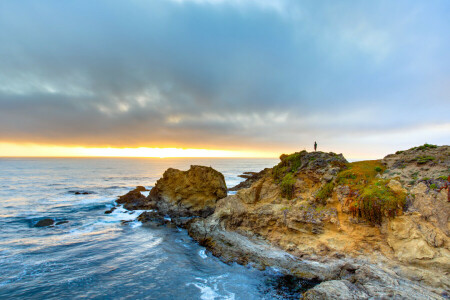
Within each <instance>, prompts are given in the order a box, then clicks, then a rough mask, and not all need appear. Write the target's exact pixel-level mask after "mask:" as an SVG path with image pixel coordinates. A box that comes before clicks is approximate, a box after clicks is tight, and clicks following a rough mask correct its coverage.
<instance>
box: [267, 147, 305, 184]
mask: <svg viewBox="0 0 450 300" xmlns="http://www.w3.org/2000/svg"><path fill="white" fill-rule="evenodd" d="M304 154H306V151H305V150H303V151H302V152H297V153H294V154H291V155H287V154H282V155H281V156H280V160H281V162H280V163H279V164H278V165H276V166H275V167H273V170H272V176H273V178H274V179H275V180H277V181H280V180H281V179H282V178H284V176H285V175H286V174H287V173H295V172H297V170H298V169H299V168H300V166H301V165H302V160H301V157H302V156H303V155H304Z"/></svg>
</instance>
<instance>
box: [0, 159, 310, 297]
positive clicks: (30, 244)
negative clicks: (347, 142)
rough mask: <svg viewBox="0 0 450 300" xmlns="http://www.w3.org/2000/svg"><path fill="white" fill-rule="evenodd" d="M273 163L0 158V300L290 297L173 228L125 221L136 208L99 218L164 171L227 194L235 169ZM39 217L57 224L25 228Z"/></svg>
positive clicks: (290, 289)
mask: <svg viewBox="0 0 450 300" xmlns="http://www.w3.org/2000/svg"><path fill="white" fill-rule="evenodd" d="M276 163H277V160H276V159H217V158H216V159H206V158H202V159H200V158H198V159H150V158H149V159H144V158H0V298H1V299H77V298H85V299H86V298H87V299H298V297H299V296H300V295H301V292H302V291H304V290H305V289H306V288H308V287H309V285H308V283H307V282H304V281H301V280H297V279H295V278H292V277H289V276H282V274H279V273H277V272H276V271H275V270H266V271H259V270H256V269H254V268H251V267H246V266H241V265H238V264H225V263H223V262H221V261H220V259H218V258H216V257H214V256H212V255H211V253H209V252H208V251H207V250H206V249H205V248H203V247H201V246H199V245H198V244H197V243H196V242H195V241H194V240H192V239H191V238H190V237H189V236H188V234H187V232H186V231H185V230H183V229H180V228H170V227H165V226H159V227H158V226H149V225H145V224H144V225H143V224H141V223H140V222H137V221H135V219H136V217H137V216H138V215H139V213H140V212H139V211H136V212H128V211H125V210H123V209H117V210H115V211H114V212H113V213H112V214H109V215H107V214H104V212H105V210H107V209H109V208H111V207H113V206H114V203H115V199H116V198H117V197H118V196H119V195H122V194H124V193H126V192H128V191H129V190H131V189H133V188H134V187H135V186H137V185H143V186H146V187H147V188H149V189H150V188H151V187H152V186H153V185H154V184H155V182H156V180H157V179H158V178H160V177H161V175H162V174H163V172H164V171H165V170H166V169H167V168H169V167H173V168H178V169H182V170H187V169H188V168H189V166H190V165H193V164H198V165H205V166H211V167H213V168H215V169H216V170H218V171H220V172H222V173H223V174H224V176H225V179H226V183H227V185H228V187H232V186H234V185H236V184H237V183H239V182H240V181H242V179H241V178H239V177H238V176H237V175H239V174H241V173H242V172H244V171H260V170H262V169H263V168H265V167H271V166H273V165H274V164H276ZM77 192H78V193H79V194H78V193H77ZM83 193H87V194H83ZM44 218H52V219H54V220H55V222H62V224H60V225H55V226H51V227H41V228H37V227H34V225H35V224H36V223H37V222H38V221H39V220H42V219H44ZM122 221H131V222H128V223H123V222H122Z"/></svg>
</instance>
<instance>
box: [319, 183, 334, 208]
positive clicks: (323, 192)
mask: <svg viewBox="0 0 450 300" xmlns="http://www.w3.org/2000/svg"><path fill="white" fill-rule="evenodd" d="M333 189H334V183H333V182H329V183H327V184H325V185H324V186H323V187H322V188H321V189H320V190H319V191H318V192H317V194H316V199H317V200H320V202H321V203H324V204H325V203H326V200H327V199H328V198H329V197H331V194H332V193H333Z"/></svg>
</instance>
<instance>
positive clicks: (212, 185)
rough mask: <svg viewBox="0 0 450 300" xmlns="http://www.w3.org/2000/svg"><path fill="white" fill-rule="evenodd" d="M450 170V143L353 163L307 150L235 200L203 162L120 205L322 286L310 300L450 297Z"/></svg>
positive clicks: (231, 255) (236, 257) (227, 253)
mask: <svg viewBox="0 0 450 300" xmlns="http://www.w3.org/2000/svg"><path fill="white" fill-rule="evenodd" d="M449 175H450V146H435V145H429V144H425V145H422V146H418V147H414V148H411V149H408V150H404V151H397V152H396V153H395V154H390V155H388V156H386V157H384V158H383V159H380V160H371V161H358V162H352V163H349V162H348V161H347V160H346V159H345V158H344V156H343V155H342V154H335V153H332V152H330V153H324V152H307V151H301V152H296V153H293V154H289V155H286V154H283V155H281V156H280V162H279V164H277V165H276V166H274V167H273V168H268V169H264V170H262V171H261V172H259V173H247V174H244V175H243V176H242V177H243V178H245V181H243V182H242V183H240V184H239V185H238V186H236V187H233V188H230V189H228V193H227V186H226V183H225V180H224V177H223V175H222V174H221V173H220V172H218V171H216V170H214V169H212V168H210V167H204V166H191V168H190V169H189V170H188V171H180V170H176V169H172V168H170V169H168V170H167V171H166V172H165V173H164V175H163V177H162V178H161V179H159V180H158V181H157V182H156V185H155V186H154V187H153V188H152V190H151V191H150V194H149V195H148V197H145V196H144V195H142V194H141V192H140V191H141V190H142V187H140V188H139V189H136V190H133V191H131V192H129V193H128V194H126V195H124V196H121V197H120V198H119V199H118V201H117V203H118V205H123V206H124V208H126V209H129V210H134V209H144V210H146V211H145V212H143V213H142V214H141V215H140V216H139V217H138V220H140V221H141V222H143V223H153V224H156V225H172V226H173V225H176V226H180V227H183V228H186V229H187V231H188V233H189V235H190V236H191V237H192V238H194V239H195V240H196V241H198V242H199V243H200V244H201V245H203V246H205V247H206V248H207V249H208V250H209V251H211V253H213V254H214V255H215V256H217V257H219V258H221V259H222V260H223V261H225V262H237V263H239V264H244V265H251V266H254V267H256V268H259V269H264V268H267V267H271V268H276V269H278V270H280V271H281V272H283V273H285V274H288V275H293V276H297V277H299V278H304V279H310V280H316V281H319V282H320V283H319V284H318V285H316V286H315V287H313V288H312V289H310V290H308V291H307V292H306V293H305V294H304V295H303V296H304V298H305V299H368V298H376V299H385V298H396V299H448V297H449V293H448V291H449V290H450V274H449V271H450V239H449V237H450V227H449V216H450V202H449V200H448V191H447V190H446V189H445V188H444V187H445V186H446V184H448V182H447V177H448V176H449Z"/></svg>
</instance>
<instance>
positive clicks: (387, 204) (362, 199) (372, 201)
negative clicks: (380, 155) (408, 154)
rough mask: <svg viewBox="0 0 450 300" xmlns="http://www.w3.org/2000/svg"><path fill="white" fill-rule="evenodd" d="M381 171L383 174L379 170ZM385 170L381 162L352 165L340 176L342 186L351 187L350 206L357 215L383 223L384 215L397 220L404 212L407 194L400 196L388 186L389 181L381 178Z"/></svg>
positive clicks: (348, 203)
mask: <svg viewBox="0 0 450 300" xmlns="http://www.w3.org/2000/svg"><path fill="white" fill-rule="evenodd" d="M377 168H380V169H381V171H376V169H377ZM384 169H385V167H384V165H383V164H381V162H380V161H379V160H372V161H360V162H354V163H350V164H349V165H348V169H347V170H345V171H342V172H340V173H339V174H338V176H337V182H338V183H339V184H345V185H347V186H348V187H349V188H350V194H349V197H348V200H347V203H346V205H347V206H348V207H349V210H350V212H351V213H352V214H353V216H357V217H358V218H362V219H365V220H367V221H369V222H371V223H373V224H380V223H381V220H382V218H383V216H389V217H393V216H395V215H397V214H400V213H401V212H402V208H403V206H404V204H405V201H406V194H405V193H403V192H401V193H396V192H394V191H393V190H391V189H390V188H389V187H388V186H387V185H388V183H389V180H384V179H377V178H376V175H377V174H378V173H379V172H382V171H384Z"/></svg>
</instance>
